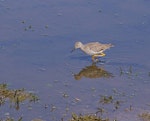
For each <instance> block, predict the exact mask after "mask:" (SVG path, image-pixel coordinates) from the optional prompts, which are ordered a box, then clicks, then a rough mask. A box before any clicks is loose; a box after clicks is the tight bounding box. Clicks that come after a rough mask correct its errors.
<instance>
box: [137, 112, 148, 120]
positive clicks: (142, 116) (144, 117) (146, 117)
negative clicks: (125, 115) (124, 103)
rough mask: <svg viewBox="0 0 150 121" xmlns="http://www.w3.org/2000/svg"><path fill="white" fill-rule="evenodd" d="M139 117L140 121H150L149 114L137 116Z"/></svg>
mask: <svg viewBox="0 0 150 121" xmlns="http://www.w3.org/2000/svg"><path fill="white" fill-rule="evenodd" d="M139 117H140V119H141V120H142V121H150V113H148V112H144V113H142V114H139Z"/></svg>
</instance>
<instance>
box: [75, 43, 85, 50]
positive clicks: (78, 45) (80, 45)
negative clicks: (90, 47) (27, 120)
mask: <svg viewBox="0 0 150 121" xmlns="http://www.w3.org/2000/svg"><path fill="white" fill-rule="evenodd" d="M82 46H83V44H82V42H76V43H75V45H74V47H75V49H78V48H81V47H82Z"/></svg>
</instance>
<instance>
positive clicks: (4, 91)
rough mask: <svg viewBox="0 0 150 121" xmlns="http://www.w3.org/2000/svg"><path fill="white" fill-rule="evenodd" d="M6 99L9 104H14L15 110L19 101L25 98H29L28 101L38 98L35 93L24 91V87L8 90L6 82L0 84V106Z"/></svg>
mask: <svg viewBox="0 0 150 121" xmlns="http://www.w3.org/2000/svg"><path fill="white" fill-rule="evenodd" d="M8 99H9V101H10V102H11V104H15V105H14V107H15V108H16V109H17V110H18V109H19V105H20V103H21V102H23V101H25V100H29V102H35V101H37V100H39V99H38V97H37V96H36V95H35V94H33V93H29V92H26V91H25V90H24V89H17V90H10V89H8V88H7V85H6V84H0V106H1V105H3V104H5V101H6V100H8Z"/></svg>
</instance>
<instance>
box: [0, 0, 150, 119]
mask: <svg viewBox="0 0 150 121" xmlns="http://www.w3.org/2000/svg"><path fill="white" fill-rule="evenodd" d="M149 5H150V1H147V0H132V1H131V0H130V1H129V0H128V1H123V0H114V1H105V0H94V1H90V0H82V1H73V0H62V1H58V0H55V1H53V0H50V1H48V0H45V1H40V0H33V1H30V0H26V1H23V0H20V1H17V0H13V1H9V0H4V1H0V28H1V29H0V73H1V75H0V82H1V83H7V84H8V85H9V88H10V89H20V88H25V89H26V90H27V91H33V92H35V93H36V94H37V95H38V96H39V98H40V101H39V102H37V103H31V104H30V103H28V102H24V104H22V105H21V106H20V109H19V110H18V111H16V110H15V109H14V108H10V104H9V101H8V102H7V103H6V104H5V105H3V106H1V107H0V119H1V118H4V117H5V114H6V113H9V114H10V116H11V117H14V118H15V119H18V118H19V117H20V116H22V117H23V120H32V119H34V118H41V119H43V120H46V121H49V120H60V119H61V118H62V117H64V119H65V120H67V119H68V118H69V117H70V116H71V113H72V112H75V113H77V114H79V113H82V114H87V113H95V112H96V111H97V108H98V107H101V104H100V103H99V100H100V95H113V96H114V97H115V98H116V100H117V99H118V100H123V102H124V103H121V106H120V108H119V110H116V111H113V104H111V105H109V106H106V110H107V111H108V113H109V116H110V118H111V119H114V118H116V119H118V120H120V121H126V120H127V119H128V120H132V121H136V120H137V117H138V114H139V113H142V112H145V111H147V112H150V110H149V109H150V107H149V100H150V96H149V93H150V88H149V86H150V76H149V72H150V62H149V60H150V56H149V51H150V49H149V45H150V41H149V40H150V34H149V33H150V29H149V28H150V12H149V11H150V8H149ZM76 41H82V42H83V43H88V42H91V41H99V42H102V43H112V44H114V45H115V47H113V48H111V49H110V50H108V51H106V56H105V57H103V58H101V60H102V61H103V63H98V64H97V65H96V67H97V69H99V70H100V69H101V70H102V72H105V73H106V74H107V73H109V74H110V73H111V75H112V77H110V78H107V77H106V75H101V76H97V77H96V74H95V73H94V72H96V73H100V71H97V69H95V70H92V72H93V73H94V74H93V73H92V72H89V71H87V70H86V72H84V74H82V77H81V78H80V79H79V80H76V79H75V77H74V75H75V74H78V73H80V72H81V71H82V72H83V70H85V69H86V68H87V67H89V68H90V67H91V68H92V61H91V58H90V57H89V56H87V55H85V54H84V53H82V52H81V51H79V50H76V51H74V52H73V53H70V51H71V50H72V48H73V47H74V43H75V42H76ZM85 73H86V74H85ZM89 73H91V74H93V75H95V77H94V76H92V77H90V78H89V76H87V75H88V74H89ZM113 90H117V92H119V93H124V95H125V96H122V95H119V96H116V95H115V94H114V91H113ZM65 96H66V97H65ZM77 99H79V101H77ZM45 105H46V106H47V108H45ZM130 105H132V107H133V109H134V110H133V111H132V112H130V114H129V113H127V112H125V111H124V110H125V109H126V108H129V107H130ZM29 106H31V107H32V109H29V108H28V107H29ZM53 107H56V109H55V110H53V111H52V108H53ZM102 107H104V108H105V106H102ZM131 114H132V115H131ZM127 117H128V118H127Z"/></svg>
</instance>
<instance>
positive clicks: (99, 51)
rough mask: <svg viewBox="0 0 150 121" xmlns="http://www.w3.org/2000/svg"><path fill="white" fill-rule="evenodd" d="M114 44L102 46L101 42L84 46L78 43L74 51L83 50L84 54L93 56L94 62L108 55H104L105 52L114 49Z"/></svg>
mask: <svg viewBox="0 0 150 121" xmlns="http://www.w3.org/2000/svg"><path fill="white" fill-rule="evenodd" d="M113 46H114V45H112V44H102V43H99V42H90V43H87V44H82V42H76V43H75V48H74V49H78V48H79V49H81V50H82V51H83V52H84V53H86V54H88V55H90V56H92V61H93V62H94V61H95V59H96V58H98V57H103V56H105V55H106V54H105V53H103V52H104V51H105V50H107V49H109V48H110V47H113Z"/></svg>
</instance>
